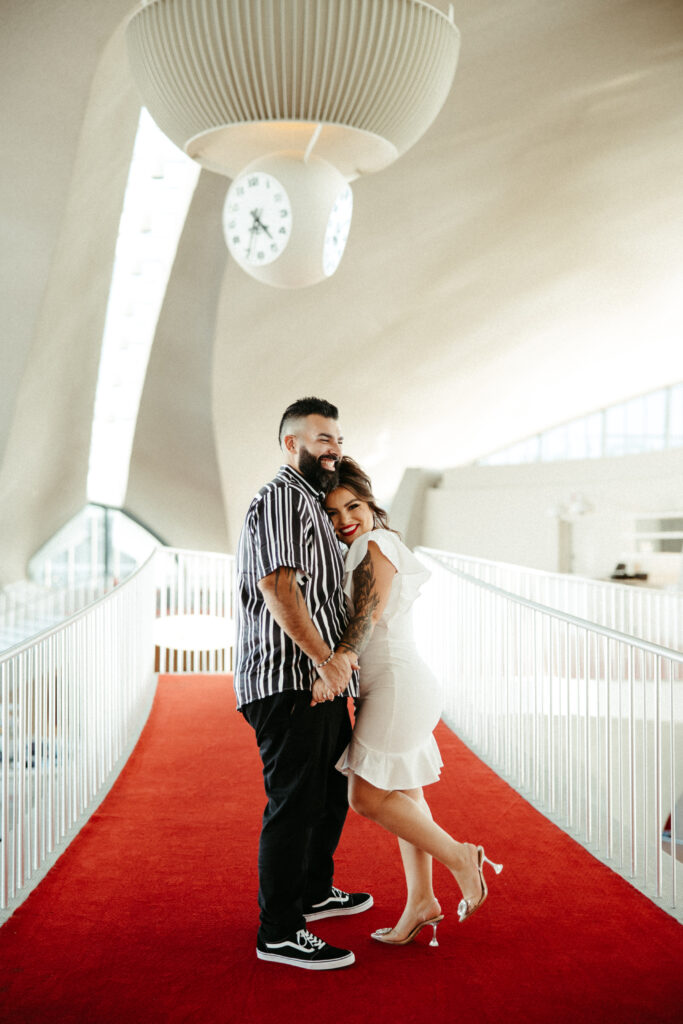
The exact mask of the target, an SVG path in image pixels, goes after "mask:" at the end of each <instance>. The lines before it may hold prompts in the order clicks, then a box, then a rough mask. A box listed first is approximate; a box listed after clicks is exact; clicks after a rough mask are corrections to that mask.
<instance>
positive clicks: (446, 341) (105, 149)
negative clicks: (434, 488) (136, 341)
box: [0, 0, 683, 578]
mask: <svg viewBox="0 0 683 1024" xmlns="http://www.w3.org/2000/svg"><path fill="white" fill-rule="evenodd" d="M130 7H131V4H130V2H129V0H100V2H97V3H92V2H91V0H90V2H89V0H69V2H61V0H55V2H52V3H50V4H45V3H42V2H39V0H7V2H5V3H4V4H3V33H2V41H1V42H0V47H1V48H2V49H1V51H0V68H1V70H0V75H1V76H2V85H3V96H4V98H5V99H4V102H5V108H6V109H5V123H6V129H5V143H6V147H5V159H4V160H3V165H2V171H1V173H2V175H3V184H2V189H1V200H0V201H1V202H2V224H3V235H4V237H5V239H6V246H5V252H4V254H3V262H4V273H3V276H2V284H1V287H2V303H3V309H4V310H5V324H4V332H3V341H2V346H3V373H2V378H1V383H0V458H1V457H2V455H3V453H4V462H3V464H2V468H0V565H4V564H5V562H6V561H7V564H8V566H9V568H7V569H5V570H3V575H4V576H6V577H9V578H14V577H15V576H16V575H17V572H18V568H17V567H18V566H19V565H20V564H23V562H25V560H26V558H27V557H28V556H29V555H30V554H31V553H32V551H33V550H34V549H35V548H36V547H38V546H39V544H40V543H42V542H43V541H44V540H46V539H47V538H48V537H49V536H50V535H51V533H52V532H53V531H54V529H56V527H57V526H58V525H60V522H59V521H58V520H62V521H63V519H64V518H66V517H67V515H68V514H70V513H71V512H75V511H77V510H78V508H79V507H80V505H82V504H83V502H84V500H85V478H86V472H87V448H88V445H89V436H88V416H89V414H90V413H91V410H92V401H93V398H94V381H93V375H94V374H93V367H94V368H96V365H97V357H98V351H99V342H100V340H101V323H100V320H101V319H103V316H104V305H105V304H106V294H105V297H104V298H103V282H104V281H105V280H106V279H107V274H108V272H109V271H110V266H111V259H112V257H113V247H114V242H115V236H116V223H117V210H118V209H120V202H121V191H122V187H123V184H125V175H126V168H127V161H128V159H129V156H130V147H131V145H132V134H133V132H134V125H135V121H136V117H137V109H136V105H137V98H136V95H135V92H134V90H133V87H132V83H131V81H130V76H129V72H128V69H127V65H126V61H125V52H124V48H123V44H122V39H121V25H122V21H123V19H124V18H125V16H126V14H127V12H128V10H129V9H130ZM455 18H456V23H457V24H458V26H459V28H460V30H461V33H462V48H461V57H460V64H459V67H458V71H457V73H456V78H455V83H454V87H453V90H452V92H451V95H450V96H449V98H448V100H447V102H446V105H445V107H444V109H443V110H442V112H441V113H440V115H439V116H438V118H437V120H436V122H435V123H434V125H433V127H432V128H431V129H430V130H429V131H428V132H427V133H426V135H425V136H424V137H423V138H422V139H421V140H420V141H419V142H418V143H417V144H416V145H415V146H414V148H413V149H411V150H410V151H409V152H408V153H406V154H404V155H403V156H402V157H401V158H400V159H399V160H398V161H397V162H396V163H395V164H394V165H392V166H391V167H389V168H388V169H386V170H384V171H382V172H380V173H379V174H377V175H374V176H367V177H364V178H362V179H359V180H358V181H356V182H355V183H354V185H353V190H354V198H355V209H354V220H353V224H352V228H351V233H350V237H349V243H348V246H347V250H346V253H345V256H344V259H343V261H342V264H341V266H340V268H339V270H338V271H337V273H336V274H335V276H334V277H333V278H331V279H330V280H329V281H327V282H325V283H324V284H320V285H316V286H314V287H312V288H309V289H304V290H301V291H297V292H283V291H281V290H279V289H270V288H268V287H267V286H265V285H260V284H258V283H256V282H255V281H253V280H251V279H250V278H248V277H247V276H245V275H244V274H243V273H242V272H241V271H240V270H239V269H238V268H237V267H236V265H235V264H234V263H233V262H232V261H231V260H229V259H228V258H227V256H226V254H225V253H224V252H223V251H221V248H220V244H219V243H218V242H217V236H216V224H215V218H216V210H217V207H219V206H220V191H221V187H222V185H221V181H220V179H216V178H214V177H213V176H211V175H210V172H203V175H208V176H209V178H210V179H211V186H210V188H209V187H208V186H206V187H205V189H204V192H205V196H206V201H202V202H196V203H194V204H193V206H192V209H191V213H190V217H191V218H192V223H188V225H187V227H186V237H187V240H188V244H189V243H190V242H191V244H192V245H194V246H196V247H198V248H199V247H202V244H203V243H202V239H206V249H205V250H203V251H202V252H201V253H198V258H197V260H196V261H193V260H192V258H191V253H190V254H188V250H187V247H186V248H185V249H182V247H181V249H180V250H179V252H182V254H183V258H182V260H179V261H178V264H177V266H176V268H175V269H174V273H173V275H172V277H171V281H170V283H169V291H168V296H167V308H166V315H165V316H164V314H162V321H160V324H163V350H164V351H165V352H167V353H168V358H167V359H163V358H161V351H162V347H161V345H160V347H159V349H158V353H157V357H155V358H153V359H152V360H151V361H150V373H153V374H154V379H153V380H151V379H150V380H148V385H147V387H146V389H145V394H144V395H143V407H142V408H141V418H140V421H139V430H142V431H143V434H144V436H143V434H140V435H139V436H138V438H137V439H136V448H135V450H134V454H133V464H132V467H131V479H132V480H133V481H134V482H135V486H134V488H133V490H132V491H131V492H129V499H128V503H129V507H130V509H131V511H133V512H136V511H137V512H138V513H140V511H141V510H142V511H144V518H145V519H146V520H148V521H149V520H150V519H151V518H154V517H155V509H159V510H161V508H162V505H163V510H164V516H163V519H164V524H165V529H164V534H165V535H166V537H167V539H168V540H170V541H171V542H174V540H175V538H176V537H178V536H181V535H182V538H183V540H182V542H183V543H184V544H191V543H192V536H193V531H192V529H191V525H190V527H189V528H188V522H187V520H188V488H187V481H188V480H189V481H192V480H195V479H200V480H201V481H202V494H203V495H204V497H203V498H202V501H206V502H209V503H210V514H209V513H207V516H208V518H209V519H210V521H211V522H212V523H216V524H221V525H220V526H219V525H217V526H216V527H215V528H212V530H213V533H212V536H213V540H211V538H208V539H207V535H206V531H204V533H203V534H202V536H201V543H202V545H203V546H216V547H219V546H224V545H225V544H226V543H227V546H228V547H232V546H234V542H235V539H236V531H237V530H238V529H239V523H240V521H241V518H242V516H243V513H244V508H245V505H246V502H247V501H248V498H249V497H250V495H251V494H252V493H253V492H254V491H255V489H256V488H257V487H258V486H259V485H260V484H261V483H262V482H263V481H264V480H266V479H267V478H269V477H270V476H271V475H272V473H273V471H274V470H275V469H276V467H277V465H278V464H279V451H278V448H277V445H276V443H275V440H274V434H275V431H276V429H277V423H278V421H279V417H280V414H281V411H282V409H283V408H284V407H285V406H286V405H287V404H288V403H289V402H290V401H292V400H293V399H295V398H297V397H300V396H301V395H302V394H306V393H317V394H321V395H322V396H323V397H326V398H328V399H330V400H332V401H335V402H336V403H337V404H338V405H339V406H340V409H341V425H342V428H343V430H344V433H345V436H346V439H347V443H346V449H347V451H349V453H351V454H353V455H354V456H356V457H357V458H358V459H359V460H360V461H361V462H363V463H364V464H366V465H367V467H368V468H369V469H370V471H371V472H372V474H373V476H374V477H375V482H376V485H377V490H378V492H379V493H380V494H381V495H382V496H383V497H384V498H385V499H387V498H389V497H390V496H391V494H392V493H393V490H394V489H395V487H396V484H397V483H398V481H399V480H400V477H401V475H402V472H403V470H404V469H405V467H406V466H411V465H422V466H438V467H443V466H449V465H456V464H458V463H461V462H463V461H468V460H471V459H473V458H476V457H477V456H479V455H482V454H485V453H486V452H489V451H491V450H494V449H496V448H498V447H502V446H504V445H506V444H508V443H510V442H512V441H513V440H515V439H517V438H521V437H524V436H527V435H529V434H531V433H534V432H536V431H538V430H541V429H543V428H545V427H547V426H549V425H551V424H553V423H558V422H561V421H563V420H567V419H570V418H572V417H574V416H577V415H580V414H582V413H584V412H586V411H589V410H591V409H594V408H598V407H600V406H601V405H605V404H609V403H612V402H616V401H619V400H621V399H624V398H627V397H629V396H631V395H634V394H638V393H640V392H643V391H646V390H648V389H650V388H655V387H658V386H660V385H664V384H668V383H672V382H674V381H676V380H680V379H683V345H682V344H681V312H682V310H681V306H682V305H683V299H682V298H681V296H682V295H683V289H682V288H681V265H682V262H683V260H682V255H681V232H680V225H681V223H682V214H683V190H682V189H681V181H682V180H683V109H682V107H681V101H680V98H681V95H682V94H683V5H681V4H680V3H679V2H677V0H572V2H568V0H544V2H543V3H539V2H538V0H461V2H459V3H457V4H456V9H455ZM227 186H228V181H227V179H226V180H225V182H224V187H225V189H226V190H227ZM207 189H208V190H207ZM209 258H212V259H214V260H217V261H220V266H218V267H216V266H215V265H212V267H211V272H210V273H208V272H207V273H206V274H205V275H204V276H203V278H202V281H201V283H200V282H198V281H197V280H196V278H194V279H193V275H194V274H196V273H197V268H198V267H202V266H203V267H204V268H206V260H207V259H209ZM193 288H198V289H200V295H201V301H202V303H203V304H205V308H204V309H203V315H201V316H194V317H192V316H191V304H190V303H188V301H187V296H188V294H189V293H190V292H191V290H192V289H193ZM183 310H184V311H185V315H181V312H180V311H183ZM98 325H99V335H98V333H97V329H98ZM160 330H161V328H160ZM159 339H161V334H159ZM183 346H184V349H183ZM181 349H183V352H184V358H187V357H188V353H189V358H190V359H191V353H192V350H193V349H195V350H196V351H197V354H198V359H199V361H200V363H201V366H202V367H207V366H209V365H210V363H209V362H208V361H212V367H213V369H212V373H211V374H209V376H208V377H207V373H208V371H205V370H202V373H201V374H199V377H201V380H202V381H203V383H202V386H201V387H198V388H196V389H195V388H194V386H193V383H192V382H193V381H194V380H195V379H199V378H198V377H197V376H196V375H195V377H192V375H190V376H188V378H187V381H188V383H187V389H186V392H185V394H184V401H180V398H179V397H178V398H177V402H178V416H179V421H178V424H177V430H176V431H175V432H174V435H173V439H172V440H173V443H172V444H168V445H159V444H157V445H153V444H150V443H149V438H150V433H151V432H153V429H154V428H153V424H154V422H155V420H154V416H153V413H154V411H155V409H156V408H157V406H159V403H160V396H161V395H162V394H164V393H166V394H167V395H176V396H178V381H179V371H178V352H179V351H181ZM174 353H175V357H174V356H173V354H174ZM207 381H208V383H207ZM193 403H197V404H198V403H201V408H199V407H196V408H194V409H193V408H192V406H193ZM211 404H212V408H211V409H208V406H210V405H211ZM165 415H168V409H166V412H165ZM183 417H186V418H187V423H188V425H190V426H191V429H187V430H185V429H184V428H183V422H184V420H183ZM207 417H208V420H209V421H210V423H212V427H213V435H214V436H213V444H211V443H210V439H209V441H207V431H209V433H210V426H209V427H207V426H206V421H207ZM199 423H202V424H203V425H202V427H201V429H198V428H197V424H199ZM160 429H162V428H161V427H160ZM34 435H35V436H36V438H37V442H36V443H34V441H33V437H34ZM47 438H50V439H51V444H50V446H49V448H50V450H49V458H48V453H47V451H46V439H47ZM36 448H37V449H38V451H37V453H36V450H35V449H36ZM84 450H85V463H86V465H85V466H82V460H83V452H84ZM150 459H152V460H153V462H154V464H153V465H151V464H150ZM202 460H205V462H204V466H203V470H202V472H199V473H198V472H197V464H198V462H201V461H202ZM217 478H219V479H217ZM221 491H222V494H221ZM181 492H182V493H181ZM207 496H208V497H207ZM226 520H227V524H228V540H227V541H226V540H225V532H224V530H223V529H222V524H223V523H225V521H226ZM151 525H154V523H153V522H152V523H151ZM199 541H200V537H199V531H197V543H199ZM3 545H4V550H3Z"/></svg>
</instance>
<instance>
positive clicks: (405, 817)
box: [349, 773, 481, 901]
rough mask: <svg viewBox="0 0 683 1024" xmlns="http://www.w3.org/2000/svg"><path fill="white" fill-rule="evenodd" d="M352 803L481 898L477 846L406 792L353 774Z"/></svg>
mask: <svg viewBox="0 0 683 1024" xmlns="http://www.w3.org/2000/svg"><path fill="white" fill-rule="evenodd" d="M349 803H350V805H351V807H352V808H353V809H354V811H356V813H357V814H361V815H363V817H365V818H369V819H370V820H371V821H376V822H377V824H378V825H382V826H383V828H385V829H387V831H388V832H393V834H394V835H395V836H398V838H399V839H402V840H404V841H405V842H406V843H409V844H410V845H411V846H413V847H415V848H416V850H419V851H421V852H423V853H426V854H429V855H431V856H432V857H436V859H437V860H438V861H440V862H441V863H442V864H444V865H445V866H446V867H447V868H448V869H449V871H450V872H451V873H452V875H453V877H454V878H455V880H456V882H457V883H458V885H459V886H460V889H461V891H462V895H463V897H464V898H465V899H466V900H475V901H476V900H478V899H479V897H480V896H481V883H480V881H479V871H478V866H477V847H476V846H474V845H473V844H472V843H459V842H457V841H456V840H455V839H453V838H452V837H451V836H449V834H448V833H447V832H445V831H444V830H443V829H442V828H441V827H440V826H439V825H437V824H436V822H435V821H433V820H432V818H431V816H430V815H427V814H425V812H424V811H423V810H422V808H421V807H420V805H419V804H417V803H416V801H415V800H414V799H411V797H410V796H408V794H407V793H406V792H403V791H401V790H386V789H378V788H377V786H373V785H372V784H371V783H370V782H367V781H366V780H365V779H362V778H361V777H360V776H359V775H356V774H354V773H351V774H350V775H349ZM419 863H420V862H418V864H419ZM422 870H424V867H422Z"/></svg>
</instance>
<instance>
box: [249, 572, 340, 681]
mask: <svg viewBox="0 0 683 1024" xmlns="http://www.w3.org/2000/svg"><path fill="white" fill-rule="evenodd" d="M258 588H259V590H260V591H261V593H262V595H263V600H264V601H265V603H266V607H267V609H268V611H269V612H270V614H271V615H272V616H273V618H274V619H275V621H276V622H277V624H278V626H280V627H281V629H284V631H285V633H286V634H287V636H289V637H290V639H292V640H293V641H294V643H295V644H296V645H297V647H300V648H301V650H302V651H303V652H304V654H306V655H307V656H308V657H309V658H311V660H312V661H313V662H314V663H315V664H316V665H320V663H321V662H323V661H325V660H326V659H327V658H328V657H329V655H330V653H331V651H330V648H329V646H328V645H327V644H326V643H325V641H324V640H323V638H322V637H321V635H320V633H319V632H318V630H317V629H316V627H315V625H314V624H313V620H312V619H311V616H310V613H309V611H308V608H307V607H306V602H305V601H304V599H303V597H302V594H301V590H300V588H299V584H298V583H297V579H296V569H292V568H290V567H289V566H282V567H280V568H278V569H276V570H275V571H274V572H271V573H270V574H269V575H268V576H264V577H263V579H261V580H259V582H258ZM357 667H358V666H357V664H356V659H355V657H354V656H353V654H352V653H351V652H350V651H349V650H341V651H337V652H336V653H335V655H334V657H333V658H332V659H331V660H330V661H328V662H327V664H326V665H321V666H320V668H319V669H318V675H319V676H320V678H321V679H322V680H323V681H324V682H325V685H326V686H327V688H328V689H329V690H331V691H332V693H333V694H335V695H339V694H341V693H343V692H344V690H345V689H346V687H347V686H348V684H349V680H350V679H351V672H352V671H353V669H354V668H357Z"/></svg>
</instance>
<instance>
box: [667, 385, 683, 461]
mask: <svg viewBox="0 0 683 1024" xmlns="http://www.w3.org/2000/svg"><path fill="white" fill-rule="evenodd" d="M669 444H670V445H671V446H672V447H678V446H679V445H683V384H676V385H675V386H674V387H672V388H669Z"/></svg>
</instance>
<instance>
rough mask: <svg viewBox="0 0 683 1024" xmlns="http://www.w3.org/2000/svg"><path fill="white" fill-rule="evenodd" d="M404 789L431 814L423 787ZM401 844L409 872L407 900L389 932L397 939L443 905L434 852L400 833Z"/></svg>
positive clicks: (399, 840) (430, 916)
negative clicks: (437, 887) (436, 885)
mask: <svg viewBox="0 0 683 1024" xmlns="http://www.w3.org/2000/svg"><path fill="white" fill-rule="evenodd" d="M403 792H404V793H405V795H406V796H408V797H410V799H411V800H412V801H413V802H414V803H415V805H416V806H417V807H418V808H419V810H420V811H421V813H422V814H426V815H427V816H428V817H429V818H431V816H432V814H431V811H430V810H429V805H428V803H427V801H426V800H425V798H424V795H423V793H422V790H421V789H406V790H403ZM398 846H399V850H400V852H401V860H402V861H403V870H404V872H405V876H406V904H405V907H404V908H403V913H402V914H401V916H400V918H399V919H398V921H397V922H396V924H395V925H394V927H393V929H392V934H391V935H390V936H389V938H390V939H391V940H394V941H400V940H401V939H403V938H405V937H406V935H408V933H409V932H410V931H412V929H413V928H414V927H415V925H416V924H419V923H420V922H421V921H428V920H430V918H433V917H438V915H439V914H440V913H441V906H440V904H439V901H438V900H437V898H436V896H435V895H434V889H433V888H432V857H431V855H430V854H429V853H425V851H424V850H420V849H418V848H417V847H416V846H413V844H412V843H409V842H407V841H406V840H405V839H401V838H400V836H399V838H398Z"/></svg>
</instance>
